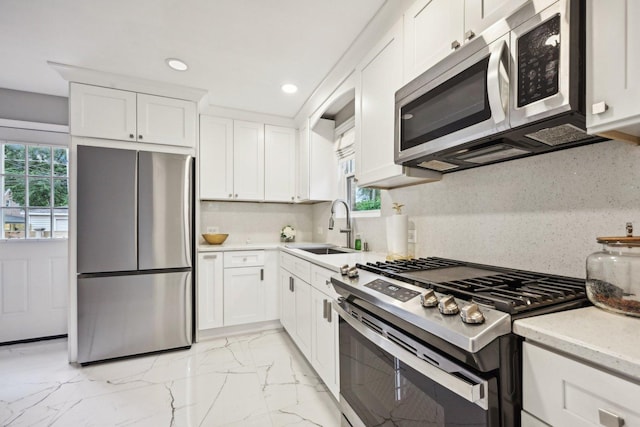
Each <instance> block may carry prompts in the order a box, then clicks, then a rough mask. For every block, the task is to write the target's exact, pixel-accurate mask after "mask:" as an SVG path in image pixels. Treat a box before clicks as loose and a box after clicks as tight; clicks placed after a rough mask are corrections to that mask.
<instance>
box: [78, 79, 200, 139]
mask: <svg viewBox="0 0 640 427" xmlns="http://www.w3.org/2000/svg"><path fill="white" fill-rule="evenodd" d="M196 119H197V115H196V104H195V102H193V101H186V100H182V99H175V98H166V97H162V96H155V95H148V94H142V93H135V92H130V91H125V90H119V89H110V88H105V87H99V86H91V85H85V84H80V83H71V89H70V120H69V122H70V123H69V124H70V132H71V135H73V136H83V137H90V138H102V139H115V140H121V141H137V142H145V143H153V144H163V145H173V146H179V147H189V148H193V147H195V146H196Z"/></svg>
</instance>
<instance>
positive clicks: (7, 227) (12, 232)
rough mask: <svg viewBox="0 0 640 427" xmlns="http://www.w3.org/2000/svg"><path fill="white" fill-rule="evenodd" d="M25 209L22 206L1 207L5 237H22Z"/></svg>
mask: <svg viewBox="0 0 640 427" xmlns="http://www.w3.org/2000/svg"><path fill="white" fill-rule="evenodd" d="M25 223H26V221H25V210H24V208H22V207H12V208H3V209H2V231H3V233H4V238H5V239H23V238H24V237H25V236H24V230H25Z"/></svg>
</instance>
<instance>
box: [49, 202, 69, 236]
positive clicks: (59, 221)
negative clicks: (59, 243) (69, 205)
mask: <svg viewBox="0 0 640 427" xmlns="http://www.w3.org/2000/svg"><path fill="white" fill-rule="evenodd" d="M51 237H53V238H54V239H66V238H68V237H69V209H54V210H53V232H52V233H51Z"/></svg>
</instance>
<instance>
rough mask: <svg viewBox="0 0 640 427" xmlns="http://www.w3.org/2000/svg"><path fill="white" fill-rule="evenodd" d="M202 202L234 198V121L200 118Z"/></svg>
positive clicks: (208, 117) (218, 118) (207, 117)
mask: <svg viewBox="0 0 640 427" xmlns="http://www.w3.org/2000/svg"><path fill="white" fill-rule="evenodd" d="M198 158H199V161H200V198H201V199H232V198H233V194H234V193H233V120H231V119H224V118H220V117H211V116H200V156H199V157H198Z"/></svg>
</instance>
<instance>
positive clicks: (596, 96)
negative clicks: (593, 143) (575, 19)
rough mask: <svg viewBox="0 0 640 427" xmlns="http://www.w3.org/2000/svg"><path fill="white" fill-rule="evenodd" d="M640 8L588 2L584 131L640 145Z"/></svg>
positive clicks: (624, 3)
mask: <svg viewBox="0 0 640 427" xmlns="http://www.w3.org/2000/svg"><path fill="white" fill-rule="evenodd" d="M639 19H640V3H639V2H637V1H629V0H621V1H616V2H598V1H588V2H587V100H586V110H587V132H589V133H592V134H598V135H602V136H605V137H607V138H612V139H620V140H624V141H628V142H633V143H635V144H640V103H638V99H640V80H638V78H637V76H638V75H639V74H640V27H638V25H637V22H638V20H639Z"/></svg>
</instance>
